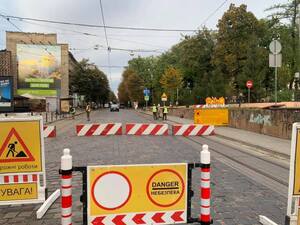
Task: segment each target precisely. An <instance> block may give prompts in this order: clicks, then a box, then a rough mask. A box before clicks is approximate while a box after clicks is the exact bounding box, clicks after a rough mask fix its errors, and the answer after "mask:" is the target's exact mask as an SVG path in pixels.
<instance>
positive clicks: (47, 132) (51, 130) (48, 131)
mask: <svg viewBox="0 0 300 225" xmlns="http://www.w3.org/2000/svg"><path fill="white" fill-rule="evenodd" d="M43 134H44V138H52V137H56V126H44V131H43Z"/></svg>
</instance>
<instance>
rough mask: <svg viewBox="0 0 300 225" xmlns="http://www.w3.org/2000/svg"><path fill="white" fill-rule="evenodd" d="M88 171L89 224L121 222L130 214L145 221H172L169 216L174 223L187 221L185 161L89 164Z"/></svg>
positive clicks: (162, 222) (133, 217) (145, 222)
mask: <svg viewBox="0 0 300 225" xmlns="http://www.w3.org/2000/svg"><path fill="white" fill-rule="evenodd" d="M87 174H88V186H87V189H88V191H87V192H88V199H87V205H88V224H97V223H99V222H101V223H103V224H104V225H105V224H106V222H105V221H108V220H110V219H112V220H113V221H120V223H121V222H123V221H122V220H123V219H124V220H125V218H126V217H127V216H128V217H130V219H131V220H133V221H143V222H144V224H148V223H149V224H150V223H158V221H159V223H161V224H168V223H170V221H169V220H164V219H163V218H162V217H164V218H165V217H166V216H170V220H171V221H172V223H179V222H180V223H185V222H186V221H187V218H186V217H187V211H186V209H187V164H185V163H179V164H158V165H123V166H119V165H118V166H88V167H87ZM116 187H118V188H116ZM162 211H163V212H164V213H162ZM165 212H167V213H165ZM165 214H166V215H165ZM106 218H107V219H106ZM148 220H149V221H148ZM99 224H100V223H99Z"/></svg>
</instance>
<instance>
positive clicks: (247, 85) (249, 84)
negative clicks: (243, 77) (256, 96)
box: [246, 80, 253, 103]
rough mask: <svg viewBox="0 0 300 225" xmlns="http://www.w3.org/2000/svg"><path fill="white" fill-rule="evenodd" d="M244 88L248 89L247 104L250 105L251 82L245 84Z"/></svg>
mask: <svg viewBox="0 0 300 225" xmlns="http://www.w3.org/2000/svg"><path fill="white" fill-rule="evenodd" d="M246 87H247V88H248V103H250V89H251V88H252V87H253V82H252V80H248V81H247V82H246Z"/></svg>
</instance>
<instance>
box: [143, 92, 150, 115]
mask: <svg viewBox="0 0 300 225" xmlns="http://www.w3.org/2000/svg"><path fill="white" fill-rule="evenodd" d="M143 92H144V99H145V102H146V110H147V107H148V101H149V94H150V90H149V89H147V88H145V89H144V91H143Z"/></svg>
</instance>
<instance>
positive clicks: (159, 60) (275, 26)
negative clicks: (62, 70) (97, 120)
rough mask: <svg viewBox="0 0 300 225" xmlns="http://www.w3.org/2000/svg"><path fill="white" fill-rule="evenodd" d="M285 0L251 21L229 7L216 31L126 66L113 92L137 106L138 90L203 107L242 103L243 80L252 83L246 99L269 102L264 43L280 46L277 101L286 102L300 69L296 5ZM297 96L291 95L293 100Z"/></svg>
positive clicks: (270, 80) (270, 74)
mask: <svg viewBox="0 0 300 225" xmlns="http://www.w3.org/2000/svg"><path fill="white" fill-rule="evenodd" d="M298 4H300V0H290V1H288V2H287V3H285V4H279V5H275V6H272V7H270V8H269V9H267V10H268V11H269V12H270V16H268V17H267V18H264V19H257V18H256V17H255V15H254V14H253V13H252V12H250V11H248V10H247V6H246V5H244V4H242V5H240V6H236V5H234V4H231V5H230V7H229V9H228V10H227V11H226V12H225V13H224V14H223V16H222V18H220V19H219V21H218V24H217V31H212V30H208V29H207V28H205V27H204V28H203V29H201V30H199V31H198V32H197V33H196V34H195V35H191V36H183V37H182V39H181V41H180V42H179V43H178V44H176V45H174V46H172V47H171V49H170V50H168V51H166V52H164V53H163V54H161V55H159V56H150V57H140V56H139V57H137V58H133V59H131V60H130V61H129V62H128V67H127V68H125V70H124V71H123V74H122V82H121V83H120V85H119V88H118V98H119V100H120V102H124V103H126V102H128V101H138V102H143V98H144V97H143V89H144V88H148V89H150V92H151V99H150V100H151V101H152V102H153V103H158V102H159V101H160V96H161V94H162V93H163V92H165V93H167V95H168V96H169V97H170V98H169V99H170V101H171V102H170V103H171V104H175V102H176V100H177V96H178V101H179V104H199V103H203V102H204V100H205V98H206V97H208V96H214V97H221V96H223V97H225V98H226V100H227V102H234V101H236V99H237V98H238V97H239V96H240V97H241V98H244V100H246V99H247V91H248V90H247V87H246V82H247V80H252V81H253V88H252V89H251V101H252V102H262V101H273V100H274V89H275V85H274V68H270V67H269V44H270V42H271V41H272V40H274V39H277V40H279V41H280V42H281V44H282V59H283V61H282V66H281V67H280V68H278V100H279V101H289V100H291V99H292V95H293V93H294V92H295V89H296V92H297V90H298V86H299V85H298V82H297V80H295V73H296V72H297V71H300V50H299V48H300V45H299V41H300V40H299V36H298V32H299V28H298V26H297V22H296V21H297V5H298ZM296 97H297V96H296Z"/></svg>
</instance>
